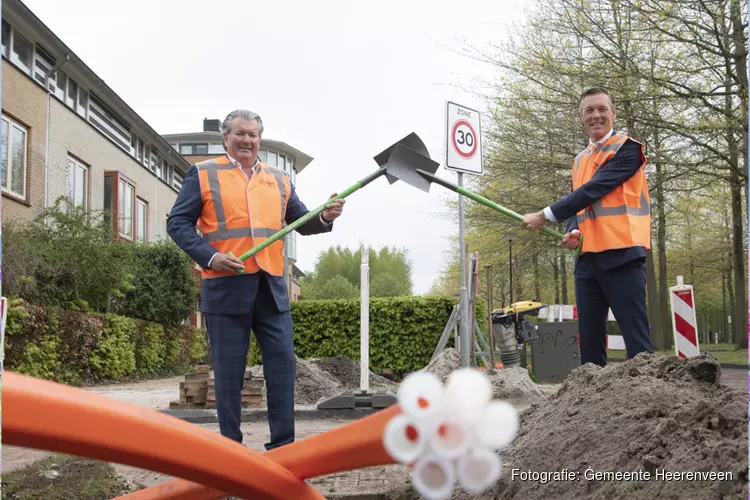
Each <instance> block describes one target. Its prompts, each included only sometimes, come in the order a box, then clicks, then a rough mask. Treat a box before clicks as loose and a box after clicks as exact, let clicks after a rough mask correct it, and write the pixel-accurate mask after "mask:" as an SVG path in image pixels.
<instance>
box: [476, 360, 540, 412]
mask: <svg viewBox="0 0 750 500" xmlns="http://www.w3.org/2000/svg"><path fill="white" fill-rule="evenodd" d="M489 378H490V381H491V382H492V397H494V398H495V399H502V400H504V401H507V402H509V403H511V404H513V405H527V404H533V403H539V402H541V401H543V400H544V393H543V392H542V390H541V389H540V388H539V386H537V385H536V384H535V383H534V381H533V380H531V377H529V372H528V370H527V369H526V368H521V367H514V368H505V369H502V370H495V372H494V373H491V374H490V375H489Z"/></svg>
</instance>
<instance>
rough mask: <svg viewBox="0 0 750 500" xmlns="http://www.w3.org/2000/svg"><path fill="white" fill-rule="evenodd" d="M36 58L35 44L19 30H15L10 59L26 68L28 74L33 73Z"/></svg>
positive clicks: (20, 66)
mask: <svg viewBox="0 0 750 500" xmlns="http://www.w3.org/2000/svg"><path fill="white" fill-rule="evenodd" d="M33 58H34V46H33V45H31V43H30V42H29V41H28V40H26V39H25V38H24V37H23V36H21V35H20V34H19V33H18V31H15V30H14V31H13V50H12V51H11V54H10V61H11V62H12V63H13V64H15V65H16V66H18V67H19V68H21V69H22V70H24V71H25V72H26V74H27V75H30V74H31V65H32V60H33Z"/></svg>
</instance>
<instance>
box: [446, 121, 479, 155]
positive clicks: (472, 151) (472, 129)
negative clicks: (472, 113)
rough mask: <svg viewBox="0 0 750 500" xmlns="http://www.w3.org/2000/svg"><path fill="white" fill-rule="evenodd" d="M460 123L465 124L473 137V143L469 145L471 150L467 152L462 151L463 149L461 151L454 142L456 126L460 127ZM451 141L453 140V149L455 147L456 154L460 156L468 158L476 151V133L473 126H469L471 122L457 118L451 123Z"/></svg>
mask: <svg viewBox="0 0 750 500" xmlns="http://www.w3.org/2000/svg"><path fill="white" fill-rule="evenodd" d="M461 125H466V126H467V127H468V129H469V131H471V135H472V137H474V144H473V145H472V147H471V151H469V152H468V153H464V152H463V151H461V150H460V149H459V147H458V144H456V130H458V127H460V126H461ZM451 141H453V149H455V150H456V153H458V155H459V156H460V157H462V158H466V159H469V158H471V157H472V156H474V154H475V153H476V152H477V133H476V132H474V127H472V126H471V123H469V122H468V121H466V120H463V119H462V120H458V121H457V122H456V123H455V124H454V125H453V130H452V131H451Z"/></svg>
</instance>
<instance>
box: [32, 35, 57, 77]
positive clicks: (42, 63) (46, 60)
mask: <svg viewBox="0 0 750 500" xmlns="http://www.w3.org/2000/svg"><path fill="white" fill-rule="evenodd" d="M54 66H55V58H54V57H52V56H51V55H49V54H48V53H47V51H46V50H44V49H43V48H41V47H40V46H39V45H37V46H36V56H35V57H34V78H36V81H38V82H39V83H41V84H42V85H45V82H44V77H45V76H46V75H47V73H49V72H50V71H51V70H52V68H53V67H54Z"/></svg>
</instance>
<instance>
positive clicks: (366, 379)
mask: <svg viewBox="0 0 750 500" xmlns="http://www.w3.org/2000/svg"><path fill="white" fill-rule="evenodd" d="M360 273H361V274H360V297H361V299H360V310H359V314H360V333H359V351H360V361H359V388H360V389H361V390H362V392H363V393H366V392H368V391H369V390H370V250H369V249H368V248H365V247H363V248H362V265H361V271H360Z"/></svg>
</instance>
